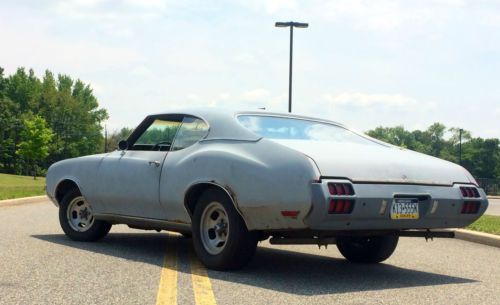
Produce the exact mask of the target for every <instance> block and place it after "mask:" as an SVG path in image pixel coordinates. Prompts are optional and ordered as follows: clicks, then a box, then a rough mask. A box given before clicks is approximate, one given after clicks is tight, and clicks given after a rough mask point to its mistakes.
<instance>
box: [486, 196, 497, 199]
mask: <svg viewBox="0 0 500 305" xmlns="http://www.w3.org/2000/svg"><path fill="white" fill-rule="evenodd" d="M488 199H500V196H488Z"/></svg>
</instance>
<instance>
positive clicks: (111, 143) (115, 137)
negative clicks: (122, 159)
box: [106, 127, 133, 151]
mask: <svg viewBox="0 0 500 305" xmlns="http://www.w3.org/2000/svg"><path fill="white" fill-rule="evenodd" d="M132 131H133V129H132V128H127V127H124V128H122V129H120V130H119V131H116V132H113V133H112V134H110V135H109V136H108V142H107V143H106V146H107V147H106V150H107V151H113V150H116V149H117V148H118V142H120V141H121V140H126V139H127V138H128V136H129V135H130V134H131V133H132Z"/></svg>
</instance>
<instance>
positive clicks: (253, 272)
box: [32, 233, 476, 295]
mask: <svg viewBox="0 0 500 305" xmlns="http://www.w3.org/2000/svg"><path fill="white" fill-rule="evenodd" d="M32 237H34V238H37V239H39V240H43V241H47V242H51V243H54V244H58V245H63V246H67V247H72V248H77V249H81V250H84V251H91V252H95V253H100V254H105V255H110V256H115V257H119V258H122V259H127V260H132V261H137V262H141V263H148V264H152V265H157V266H159V267H162V265H163V256H164V255H165V253H167V252H170V251H172V250H178V253H180V255H181V256H184V255H186V254H189V253H190V252H192V251H193V249H192V244H191V240H190V239H186V238H183V237H181V236H179V235H173V234H168V235H167V234H158V233H153V234H151V233H137V234H134V233H111V234H109V235H108V236H107V237H106V238H105V239H103V240H102V241H99V242H95V243H84V242H75V241H72V240H70V239H68V238H67V237H66V236H65V235H63V234H48V235H32ZM172 252H173V251H172ZM180 259H181V260H182V259H185V258H180ZM182 269H183V270H178V271H179V272H189V270H185V268H182ZM208 275H209V276H210V278H211V279H216V280H223V281H228V282H233V283H240V284H243V285H249V286H255V287H259V288H264V289H269V290H274V291H281V292H286V293H292V294H298V295H321V294H340V293H348V292H355V291H374V290H384V289H395V288H409V287H421V286H431V285H446V284H460V283H473V282H476V281H475V280H472V279H467V278H462V277H455V276H448V275H442V274H436V273H430V272H424V271H418V270H410V269H405V268H400V267H396V266H392V265H389V264H383V263H382V264H376V265H357V264H352V263H349V262H347V261H346V260H344V259H337V258H332V257H327V256H321V255H314V254H306V253H301V252H294V251H288V250H282V249H271V248H266V247H259V248H258V250H257V253H256V255H255V258H254V259H253V260H252V262H251V263H250V264H249V265H248V266H247V267H245V268H244V269H242V270H238V271H231V272H219V271H214V270H208Z"/></svg>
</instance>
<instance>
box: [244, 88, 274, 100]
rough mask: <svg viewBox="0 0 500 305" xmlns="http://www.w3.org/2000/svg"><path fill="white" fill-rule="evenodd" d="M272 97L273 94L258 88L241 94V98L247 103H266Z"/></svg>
mask: <svg viewBox="0 0 500 305" xmlns="http://www.w3.org/2000/svg"><path fill="white" fill-rule="evenodd" d="M270 95H271V93H269V91H267V90H266V89H262V88H258V89H253V90H248V91H244V92H243V93H241V95H240V97H241V99H243V100H245V101H259V100H260V101H264V100H267V99H268V98H269V96H270Z"/></svg>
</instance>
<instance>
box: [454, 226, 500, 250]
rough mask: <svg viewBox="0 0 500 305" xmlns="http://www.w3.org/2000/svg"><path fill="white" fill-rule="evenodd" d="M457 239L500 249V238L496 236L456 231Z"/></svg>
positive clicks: (461, 230)
mask: <svg viewBox="0 0 500 305" xmlns="http://www.w3.org/2000/svg"><path fill="white" fill-rule="evenodd" d="M455 238H457V239H461V240H466V241H470V242H474V243H478V244H483V245H488V246H493V247H497V248H500V236H498V235H495V234H488V233H483V232H477V231H471V230H464V229H456V230H455Z"/></svg>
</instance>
